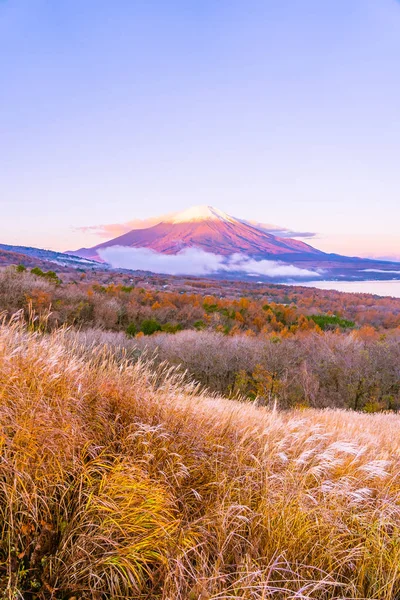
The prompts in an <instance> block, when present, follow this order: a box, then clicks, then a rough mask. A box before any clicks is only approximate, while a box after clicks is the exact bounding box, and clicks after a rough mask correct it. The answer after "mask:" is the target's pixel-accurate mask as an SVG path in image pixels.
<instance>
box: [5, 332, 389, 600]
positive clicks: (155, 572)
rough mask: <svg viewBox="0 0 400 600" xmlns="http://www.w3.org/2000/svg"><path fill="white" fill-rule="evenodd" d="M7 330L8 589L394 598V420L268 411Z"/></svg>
mask: <svg viewBox="0 0 400 600" xmlns="http://www.w3.org/2000/svg"><path fill="white" fill-rule="evenodd" d="M63 337H64V334H63V332H57V333H54V334H52V335H50V336H41V335H39V334H34V333H29V332H27V331H26V330H24V328H23V326H22V325H21V324H19V323H18V322H15V323H13V324H11V325H10V324H6V323H3V325H2V326H1V328H0V448H1V455H0V456H1V462H0V590H1V592H2V593H3V597H4V598H32V599H33V598H43V599H44V598H60V599H61V598H70V599H71V598H73V597H74V598H98V599H100V598H101V599H103V598H104V599H105V598H143V599H145V598H146V599H150V598H158V599H163V600H167V599H168V600H173V599H177V600H200V599H201V600H207V599H208V600H210V599H219V600H222V599H227V598H241V599H267V598H277V599H290V598H302V599H307V598H313V599H322V600H324V599H333V598H337V599H339V598H340V599H345V598H347V599H350V598H351V599H357V600H361V599H367V598H368V599H372V598H376V599H378V600H389V599H390V600H393V599H395V598H398V597H400V543H399V542H400V506H399V502H400V494H399V492H400V479H399V472H400V458H399V444H400V432H399V431H400V430H399V425H400V419H399V417H398V416H396V415H393V414H391V415H383V414H377V415H360V414H356V413H349V412H343V411H319V412H318V411H311V410H309V411H304V412H288V413H276V412H273V411H268V410H266V409H263V408H258V407H256V406H254V405H251V404H243V403H238V402H233V401H229V400H224V399H221V398H213V397H207V396H206V395H199V394H198V392H197V391H196V388H195V387H194V386H192V387H191V386H188V385H185V384H184V383H183V381H182V379H181V378H179V376H177V375H176V374H174V372H171V371H168V369H167V368H165V369H164V372H162V371H160V370H158V372H156V373H155V372H154V370H152V368H151V365H150V366H149V365H146V364H143V363H140V362H138V363H136V364H134V365H130V364H129V363H128V362H127V361H125V362H124V360H123V359H122V360H121V359H120V358H119V359H118V361H117V360H116V359H114V358H113V355H111V354H110V353H109V351H107V350H106V349H100V350H99V349H93V351H92V353H91V355H90V356H89V358H88V356H87V351H85V352H81V351H80V349H79V347H78V346H75V347H74V346H73V344H72V345H71V341H70V339H69V340H68V343H64V339H63Z"/></svg>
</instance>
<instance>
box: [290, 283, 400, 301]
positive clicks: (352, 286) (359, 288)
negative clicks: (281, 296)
mask: <svg viewBox="0 0 400 600" xmlns="http://www.w3.org/2000/svg"><path fill="white" fill-rule="evenodd" d="M296 285H303V286H306V287H315V288H318V289H320V290H337V291H338V292H352V293H354V294H356V293H358V294H377V295H378V296H393V297H394V298H400V281H394V280H390V281H308V282H307V283H298V284H296Z"/></svg>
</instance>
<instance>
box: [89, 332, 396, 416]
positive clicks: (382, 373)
mask: <svg viewBox="0 0 400 600" xmlns="http://www.w3.org/2000/svg"><path fill="white" fill-rule="evenodd" d="M80 341H81V342H82V344H83V345H84V346H86V347H88V348H92V347H93V345H95V346H97V345H104V344H106V345H108V346H110V347H112V348H113V349H114V352H116V353H117V354H118V351H117V349H119V352H121V353H122V356H126V355H127V356H128V358H129V359H130V360H132V361H136V360H137V359H138V358H140V357H143V356H145V357H147V358H150V357H152V358H153V360H155V362H156V363H161V362H163V361H166V362H167V363H169V364H171V365H179V366H180V368H181V369H182V370H183V371H185V370H186V371H187V373H188V374H189V375H190V376H191V377H192V378H193V379H194V380H195V381H197V382H199V383H201V384H202V385H203V386H204V387H206V388H208V389H209V390H211V391H213V392H216V393H218V394H222V395H224V396H227V397H242V398H247V399H250V400H257V402H258V403H260V404H263V405H269V406H273V405H277V406H278V407H280V408H283V409H286V408H290V407H314V408H326V407H337V408H348V409H353V410H363V411H366V412H378V411H382V410H396V411H397V410H398V409H399V408H400V332H399V333H396V332H393V333H392V334H390V335H388V336H386V337H382V338H373V337H371V338H368V337H366V338H364V339H360V337H359V336H357V335H355V334H350V335H336V334H335V333H332V332H328V333H325V334H323V335H321V334H316V333H314V334H309V335H305V336H294V337H288V338H281V339H279V338H271V339H265V338H263V337H262V336H257V337H251V336H246V335H236V336H233V337H232V336H224V335H223V334H221V333H215V332H194V331H183V332H180V333H177V334H176V335H174V336H171V335H154V336H152V337H139V338H135V339H131V340H129V339H127V338H126V336H124V335H122V334H114V333H111V332H102V331H99V330H92V331H86V332H81V334H80Z"/></svg>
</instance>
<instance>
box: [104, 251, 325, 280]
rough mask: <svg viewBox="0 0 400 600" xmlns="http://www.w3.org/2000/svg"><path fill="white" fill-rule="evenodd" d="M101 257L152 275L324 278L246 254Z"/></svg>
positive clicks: (143, 253) (114, 254)
mask: <svg viewBox="0 0 400 600" xmlns="http://www.w3.org/2000/svg"><path fill="white" fill-rule="evenodd" d="M99 255H100V256H101V258H102V259H103V260H105V261H106V262H108V263H110V264H111V265H112V266H113V267H115V268H122V269H134V270H141V271H152V272H153V273H165V274H167V275H212V274H216V273H239V274H240V273H242V274H246V275H255V276H260V275H264V276H267V277H271V278H284V279H290V278H296V279H309V278H310V277H312V278H316V277H320V276H321V274H320V273H319V272H317V271H310V270H308V269H300V268H299V267H295V266H294V265H289V264H285V263H281V262H278V261H273V260H256V259H254V258H251V257H249V256H246V255H244V254H232V255H231V256H221V255H219V254H211V253H210V252H204V250H200V249H197V248H186V249H184V250H182V251H181V252H179V253H178V254H161V253H159V252H155V251H154V250H151V249H149V248H130V247H125V246H110V247H108V248H103V249H101V250H99Z"/></svg>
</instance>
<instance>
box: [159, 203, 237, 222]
mask: <svg viewBox="0 0 400 600" xmlns="http://www.w3.org/2000/svg"><path fill="white" fill-rule="evenodd" d="M210 220H212V221H225V222H226V221H227V222H232V220H233V219H232V217H229V215H227V214H225V213H224V212H222V211H221V210H218V209H217V208H213V207H212V206H207V205H201V206H192V207H191V208H188V209H187V210H183V211H182V212H180V213H176V214H175V215H173V217H171V219H168V222H169V223H174V224H176V223H191V222H193V221H210Z"/></svg>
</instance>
